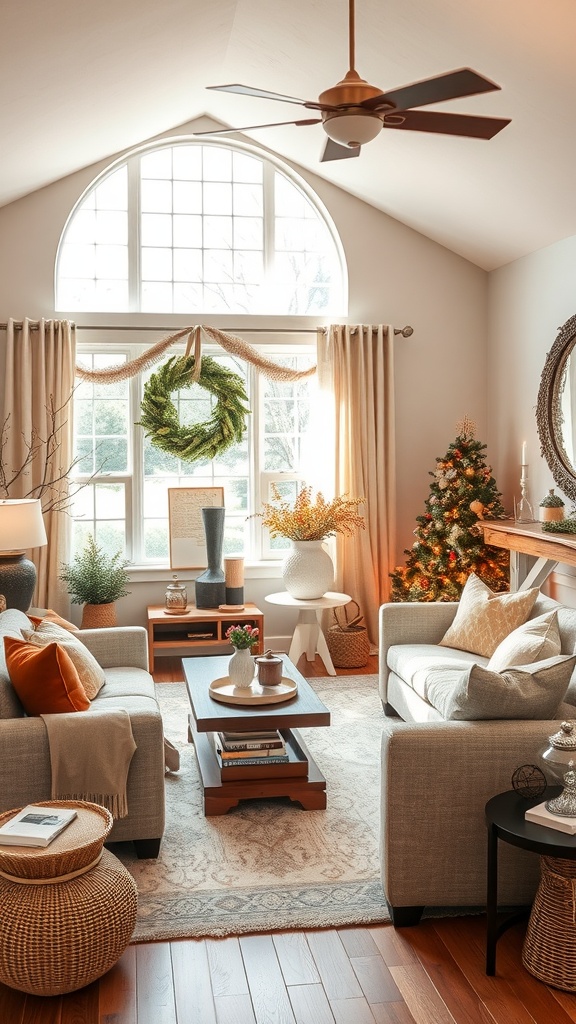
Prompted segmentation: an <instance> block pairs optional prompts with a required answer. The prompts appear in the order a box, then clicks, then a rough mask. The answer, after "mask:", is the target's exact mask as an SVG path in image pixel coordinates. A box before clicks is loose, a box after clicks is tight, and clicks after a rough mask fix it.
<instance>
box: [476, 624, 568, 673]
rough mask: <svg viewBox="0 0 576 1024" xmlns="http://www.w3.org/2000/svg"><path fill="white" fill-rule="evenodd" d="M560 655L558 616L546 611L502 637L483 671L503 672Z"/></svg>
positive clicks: (560, 643)
mask: <svg viewBox="0 0 576 1024" xmlns="http://www.w3.org/2000/svg"><path fill="white" fill-rule="evenodd" d="M561 652H562V642H561V640H560V633H559V630H558V613H557V612H555V611H553V612H546V613H545V614H544V615H539V616H538V618H536V619H528V622H525V623H524V625H523V626H518V629H515V630H514V632H513V633H510V635H509V636H507V637H505V638H504V640H503V641H502V643H501V644H498V647H497V648H496V650H495V651H494V654H493V655H492V657H491V658H490V661H489V662H488V664H487V666H486V668H487V669H490V670H491V671H492V672H503V671H504V669H507V668H512V667H513V666H514V665H530V664H531V663H533V662H535V661H544V660H545V659H546V658H553V657H554V656H555V655H557V654H561Z"/></svg>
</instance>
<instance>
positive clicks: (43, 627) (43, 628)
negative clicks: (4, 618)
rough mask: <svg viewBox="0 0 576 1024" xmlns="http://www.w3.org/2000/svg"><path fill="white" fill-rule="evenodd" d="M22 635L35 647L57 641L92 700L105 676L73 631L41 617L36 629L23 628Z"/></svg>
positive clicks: (89, 698) (102, 684)
mask: <svg viewBox="0 0 576 1024" xmlns="http://www.w3.org/2000/svg"><path fill="white" fill-rule="evenodd" d="M22 635H23V637H24V639H25V640H27V641H28V643H30V644H34V645H35V646H36V647H46V646H47V645H48V644H53V643H57V644H58V646H59V647H62V648H64V650H65V651H66V653H67V654H68V655H70V658H71V660H72V663H73V665H74V667H75V669H76V671H77V673H78V675H79V676H80V682H81V683H82V686H83V687H84V690H85V692H86V696H87V697H88V700H94V697H95V696H96V694H97V693H98V692H99V690H101V689H102V687H103V686H104V683H105V682H106V676H105V675H104V670H103V668H101V666H100V665H99V664H98V662H97V661H96V658H95V657H94V655H93V654H91V653H90V651H89V650H88V648H87V647H85V646H84V644H83V643H82V642H81V641H80V640H78V639H77V637H76V635H75V634H74V633H71V632H70V631H69V630H67V629H63V627H62V626H58V625H57V624H56V623H55V622H46V620H45V619H43V620H42V622H41V623H40V625H39V626H38V629H34V630H31V629H23V630H22Z"/></svg>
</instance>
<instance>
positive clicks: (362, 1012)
mask: <svg viewBox="0 0 576 1024" xmlns="http://www.w3.org/2000/svg"><path fill="white" fill-rule="evenodd" d="M330 1009H331V1010H332V1013H333V1014H334V1020H335V1021H336V1024H374V1014H373V1013H372V1010H371V1009H370V1007H369V1006H368V1003H367V1002H366V1000H365V999H364V997H363V996H361V997H358V998H356V999H331V1000H330Z"/></svg>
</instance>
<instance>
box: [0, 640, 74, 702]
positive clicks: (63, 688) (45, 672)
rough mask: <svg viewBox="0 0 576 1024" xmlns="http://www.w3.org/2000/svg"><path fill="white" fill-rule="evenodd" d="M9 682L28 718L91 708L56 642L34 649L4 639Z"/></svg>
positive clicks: (28, 645) (18, 642)
mask: <svg viewBox="0 0 576 1024" xmlns="http://www.w3.org/2000/svg"><path fill="white" fill-rule="evenodd" d="M4 652H5V654H6V666H7V668H8V674H9V676H10V682H11V683H12V686H13V687H14V689H15V690H16V693H17V694H18V697H19V698H20V701H21V703H22V706H23V708H24V710H25V712H26V714H27V715H52V714H54V715H57V714H61V713H62V712H64V711H87V710H88V708H89V707H90V701H89V700H88V698H87V696H86V693H85V691H84V688H83V686H82V683H81V682H80V679H79V676H78V673H77V671H76V669H75V668H74V665H73V663H72V659H71V658H70V656H69V655H68V654H67V653H66V651H64V650H62V649H61V648H60V647H59V646H58V644H57V643H54V642H52V643H51V644H48V646H47V647H41V648H38V647H35V646H34V645H33V644H28V643H26V641H25V640H14V639H13V638H12V637H10V636H5V637H4Z"/></svg>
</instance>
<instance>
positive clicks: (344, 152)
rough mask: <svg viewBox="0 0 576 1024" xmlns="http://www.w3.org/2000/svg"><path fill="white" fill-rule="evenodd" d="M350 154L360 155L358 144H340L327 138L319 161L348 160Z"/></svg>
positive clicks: (323, 162)
mask: <svg viewBox="0 0 576 1024" xmlns="http://www.w3.org/2000/svg"><path fill="white" fill-rule="evenodd" d="M351 156H360V146H340V145H339V144H338V143H337V142H334V139H328V141H327V142H326V145H325V146H324V152H323V153H322V156H321V157H320V163H322V164H325V163H326V162H327V161H328V160H348V159H349V158H350V157H351Z"/></svg>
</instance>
